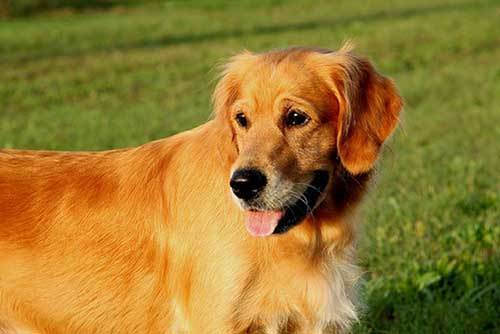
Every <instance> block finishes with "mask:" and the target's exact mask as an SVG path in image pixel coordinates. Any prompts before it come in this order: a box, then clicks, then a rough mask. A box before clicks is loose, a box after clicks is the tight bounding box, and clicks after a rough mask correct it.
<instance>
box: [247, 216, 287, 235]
mask: <svg viewBox="0 0 500 334" xmlns="http://www.w3.org/2000/svg"><path fill="white" fill-rule="evenodd" d="M245 214H246V217H245V223H246V226H247V230H248V232H249V233H250V234H251V235H253V236H254V237H265V236H268V235H271V234H272V233H273V232H274V229H275V228H276V226H277V225H278V221H279V220H280V218H281V217H282V216H283V211H246V212H245Z"/></svg>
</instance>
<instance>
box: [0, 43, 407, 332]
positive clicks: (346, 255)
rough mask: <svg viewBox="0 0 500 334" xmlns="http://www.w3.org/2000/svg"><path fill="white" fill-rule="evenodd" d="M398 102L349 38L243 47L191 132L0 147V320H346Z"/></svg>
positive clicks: (340, 327)
mask: <svg viewBox="0 0 500 334" xmlns="http://www.w3.org/2000/svg"><path fill="white" fill-rule="evenodd" d="M401 108H402V101H401V98H400V96H399V95H398V92H397V90H396V88H395V86H394V84H393V82H392V81H391V80H389V79H388V78H386V77H384V76H382V75H380V74H378V73H377V72H376V71H375V69H374V67H373V66H372V65H371V64H370V62H369V61H367V60H366V59H364V58H361V57H359V56H357V55H355V54H354V53H353V51H352V49H351V48H350V47H349V46H345V47H343V48H342V49H340V50H338V51H336V52H332V51H328V50H323V49H314V48H290V49H286V50H278V51H271V52H267V53H261V54H255V53H250V52H244V53H241V54H239V55H237V56H235V57H233V58H232V59H231V60H230V61H229V63H228V64H227V66H226V67H225V70H224V72H223V75H222V77H221V80H220V81H219V83H218V85H217V87H216V89H215V93H214V117H213V119H212V120H210V121H209V122H207V123H206V124H204V125H201V126H199V127H197V128H195V129H193V130H190V131H186V132H183V133H180V134H177V135H175V136H173V137H170V138H166V139H162V140H158V141H154V142H151V143H148V144H145V145H142V146H140V147H136V148H129V149H119V150H113V151H106V152H95V153H94V152H92V153H90V152H89V153H70V152H45V151H17V150H0V323H1V324H0V331H3V332H5V333H10V332H14V333H15V332H17V333H50V334H57V333H85V334H87V333H155V334H156V333H158V334H160V333H161V334H166V333H212V334H213V333H269V334H271V333H337V332H344V331H348V328H349V326H350V324H351V323H352V322H353V321H354V320H355V319H356V318H357V312H356V296H355V295H356V294H355V290H356V282H357V280H358V279H359V276H360V274H359V271H358V270H357V267H356V265H355V249H354V248H355V240H356V238H355V237H356V229H355V226H354V224H353V222H352V219H351V217H352V213H353V210H354V209H355V208H356V206H357V204H358V203H359V202H360V200H361V197H362V195H363V193H364V192H365V190H366V186H367V183H368V181H369V179H370V176H371V174H372V172H371V171H372V170H373V167H374V164H375V162H376V160H377V157H378V155H379V153H380V150H381V146H382V144H383V143H384V141H385V140H386V139H387V138H388V137H389V135H390V134H391V132H392V131H393V129H394V128H395V126H396V124H397V122H398V115H399V113H400V110H401ZM2 328H3V329H2Z"/></svg>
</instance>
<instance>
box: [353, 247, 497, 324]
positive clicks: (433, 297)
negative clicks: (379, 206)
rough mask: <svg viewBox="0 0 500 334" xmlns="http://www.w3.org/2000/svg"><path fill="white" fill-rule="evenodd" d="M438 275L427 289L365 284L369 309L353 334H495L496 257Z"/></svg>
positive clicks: (379, 283) (417, 286)
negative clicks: (465, 268) (464, 268)
mask: <svg viewBox="0 0 500 334" xmlns="http://www.w3.org/2000/svg"><path fill="white" fill-rule="evenodd" d="M469 265H470V266H471V267H469V268H467V270H451V271H450V272H448V273H446V274H443V275H437V276H436V279H433V280H431V281H429V284H428V285H426V286H419V285H418V284H414V283H411V278H410V279H409V282H389V281H384V280H383V279H380V280H379V281H378V282H368V283H367V284H366V290H367V296H366V303H367V305H368V309H367V312H366V314H365V315H364V317H363V318H362V322H361V323H360V324H358V325H357V326H356V328H355V331H354V332H355V333H443V334H445V333H446V334H447V333H455V334H462V333H463V334H466V333H485V334H486V333H499V331H500V318H499V317H498V314H499V311H500V269H499V268H500V257H499V256H498V255H496V256H492V257H491V258H490V259H489V260H488V261H487V262H482V263H477V264H474V265H472V264H469Z"/></svg>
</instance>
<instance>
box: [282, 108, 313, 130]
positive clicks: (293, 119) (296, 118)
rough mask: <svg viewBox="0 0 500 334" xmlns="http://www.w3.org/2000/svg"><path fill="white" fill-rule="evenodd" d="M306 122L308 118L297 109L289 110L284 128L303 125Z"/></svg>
mask: <svg viewBox="0 0 500 334" xmlns="http://www.w3.org/2000/svg"><path fill="white" fill-rule="evenodd" d="M307 122H309V117H308V116H307V115H306V114H304V113H303V112H301V111H300V110H297V109H291V110H289V111H288V113H287V114H286V117H285V124H286V126H298V125H305V124H307Z"/></svg>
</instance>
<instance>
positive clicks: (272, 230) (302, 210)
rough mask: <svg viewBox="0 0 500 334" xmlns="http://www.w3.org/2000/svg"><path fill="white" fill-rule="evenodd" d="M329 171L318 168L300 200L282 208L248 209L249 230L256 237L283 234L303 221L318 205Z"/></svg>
mask: <svg viewBox="0 0 500 334" xmlns="http://www.w3.org/2000/svg"><path fill="white" fill-rule="evenodd" d="M328 179H329V176H328V172H327V171H324V170H317V171H315V172H314V176H313V179H312V181H311V182H310V183H309V184H308V186H307V187H306V189H305V190H304V192H303V193H302V195H301V196H299V197H298V198H299V199H298V200H296V201H295V202H294V203H293V204H291V205H288V206H286V207H285V208H283V209H281V210H272V211H270V210H268V211H261V210H247V211H246V212H245V214H246V216H245V224H246V228H247V230H248V232H249V233H250V234H251V235H253V236H256V237H265V236H269V235H271V234H282V233H285V232H287V231H288V230H290V229H291V228H292V227H294V226H296V225H298V224H299V223H300V222H302V221H303V220H304V219H305V218H306V217H307V215H308V214H311V213H312V210H314V208H315V207H316V206H317V204H318V200H319V199H320V197H321V194H322V193H323V192H324V190H325V188H326V186H327V185H328Z"/></svg>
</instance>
